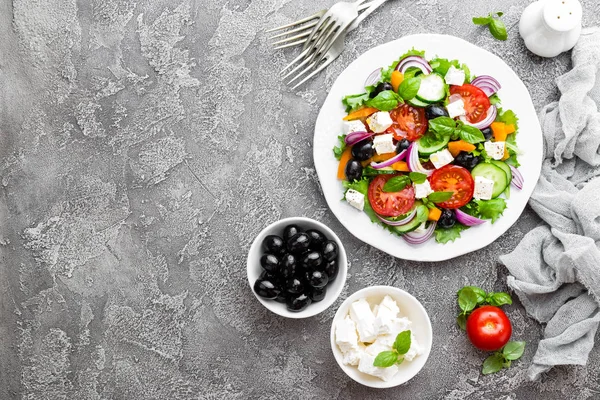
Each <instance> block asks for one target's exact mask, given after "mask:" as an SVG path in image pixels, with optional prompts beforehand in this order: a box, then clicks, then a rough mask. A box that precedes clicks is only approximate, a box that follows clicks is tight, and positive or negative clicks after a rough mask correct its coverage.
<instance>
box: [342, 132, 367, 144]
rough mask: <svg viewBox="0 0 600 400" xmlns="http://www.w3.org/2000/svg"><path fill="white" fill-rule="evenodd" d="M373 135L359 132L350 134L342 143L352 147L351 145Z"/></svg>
mask: <svg viewBox="0 0 600 400" xmlns="http://www.w3.org/2000/svg"><path fill="white" fill-rule="evenodd" d="M373 135H374V133H373V132H360V131H359V132H350V133H349V134H347V135H346V137H345V138H344V142H346V144H347V145H349V146H352V145H353V144H356V143H358V142H360V141H363V140H365V139H367V138H370V137H371V136H373Z"/></svg>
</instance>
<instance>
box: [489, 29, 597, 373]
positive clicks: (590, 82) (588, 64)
mask: <svg viewBox="0 0 600 400" xmlns="http://www.w3.org/2000/svg"><path fill="white" fill-rule="evenodd" d="M572 58H573V69H572V70H571V71H569V72H568V73H566V74H564V75H563V76H561V77H559V78H558V79H557V81H556V82H557V85H558V88H559V89H560V91H561V94H562V95H561V97H560V100H559V101H558V102H554V103H551V104H548V105H547V106H546V107H544V109H543V110H542V112H541V113H540V122H541V124H542V131H543V132H544V142H545V143H544V144H545V146H544V147H545V154H546V155H545V160H544V163H543V166H542V175H541V177H540V180H539V181H538V183H537V186H536V188H535V190H534V192H533V195H532V196H531V199H530V201H529V204H530V205H531V207H532V208H533V209H534V210H535V211H536V212H537V213H538V215H539V216H540V217H541V218H542V219H543V220H544V221H545V222H546V223H547V225H543V226H539V227H537V228H535V229H534V230H532V231H531V232H529V233H528V234H527V235H526V236H525V237H524V238H523V240H522V241H521V243H520V244H519V245H518V246H517V248H516V249H515V250H514V251H513V252H512V253H510V254H507V255H505V256H501V257H500V261H501V262H502V263H503V264H504V265H506V267H507V268H508V270H509V271H510V273H511V274H512V276H509V277H508V285H509V286H510V287H511V288H512V289H513V290H514V291H515V293H516V294H517V295H518V296H519V299H520V300H521V302H522V303H523V306H524V307H525V309H526V310H527V313H528V314H529V315H531V316H532V317H533V318H535V319H536V320H538V321H540V322H542V323H547V325H546V328H545V330H544V338H543V339H542V340H541V341H540V343H539V346H538V349H537V352H536V354H535V356H534V357H533V364H532V365H531V367H530V368H529V371H528V375H529V378H530V379H532V380H534V379H538V378H539V377H540V375H541V374H542V373H543V372H546V371H548V370H550V368H552V367H553V366H554V365H562V364H579V365H583V364H585V363H586V362H587V359H588V355H589V352H590V351H591V349H592V347H593V346H594V336H595V334H596V330H597V329H598V324H599V323H600V248H599V245H598V244H600V242H599V241H600V178H598V176H599V175H600V153H599V150H600V112H599V110H600V29H598V28H595V29H587V30H584V31H583V33H582V35H581V38H580V39H579V42H578V43H577V45H576V46H575V48H574V49H573V54H572ZM521 134H522V135H526V134H527V132H521ZM597 243H598V244H597Z"/></svg>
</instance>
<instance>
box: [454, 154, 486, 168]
mask: <svg viewBox="0 0 600 400" xmlns="http://www.w3.org/2000/svg"><path fill="white" fill-rule="evenodd" d="M479 161H481V160H480V159H479V157H477V156H475V155H473V154H472V153H467V152H465V151H461V152H460V153H459V154H458V156H456V158H455V159H454V164H456V165H460V166H461V167H465V168H466V169H468V170H472V169H473V168H475V166H476V165H477V164H479Z"/></svg>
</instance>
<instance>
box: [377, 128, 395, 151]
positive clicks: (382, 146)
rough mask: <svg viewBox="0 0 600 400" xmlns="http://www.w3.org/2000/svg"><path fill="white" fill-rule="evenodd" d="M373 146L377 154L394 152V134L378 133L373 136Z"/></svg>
mask: <svg viewBox="0 0 600 400" xmlns="http://www.w3.org/2000/svg"><path fill="white" fill-rule="evenodd" d="M373 147H375V151H376V152H377V154H386V153H394V152H395V151H396V146H394V135H392V134H391V133H386V134H385V135H377V136H375V137H374V138H373Z"/></svg>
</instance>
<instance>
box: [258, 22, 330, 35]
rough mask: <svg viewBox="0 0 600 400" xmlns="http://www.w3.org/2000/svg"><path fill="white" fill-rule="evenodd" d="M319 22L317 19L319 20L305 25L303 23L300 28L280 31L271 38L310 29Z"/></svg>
mask: <svg viewBox="0 0 600 400" xmlns="http://www.w3.org/2000/svg"><path fill="white" fill-rule="evenodd" d="M318 23H319V21H318V20H317V21H315V22H311V23H310V24H305V25H302V26H301V27H299V28H296V29H292V30H289V31H285V32H283V33H278V34H277V35H274V36H271V37H270V38H269V39H277V38H278V37H281V36H285V35H290V34H292V33H296V32H300V31H304V30H307V29H310V28H312V27H313V26H315V25H316V24H318Z"/></svg>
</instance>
